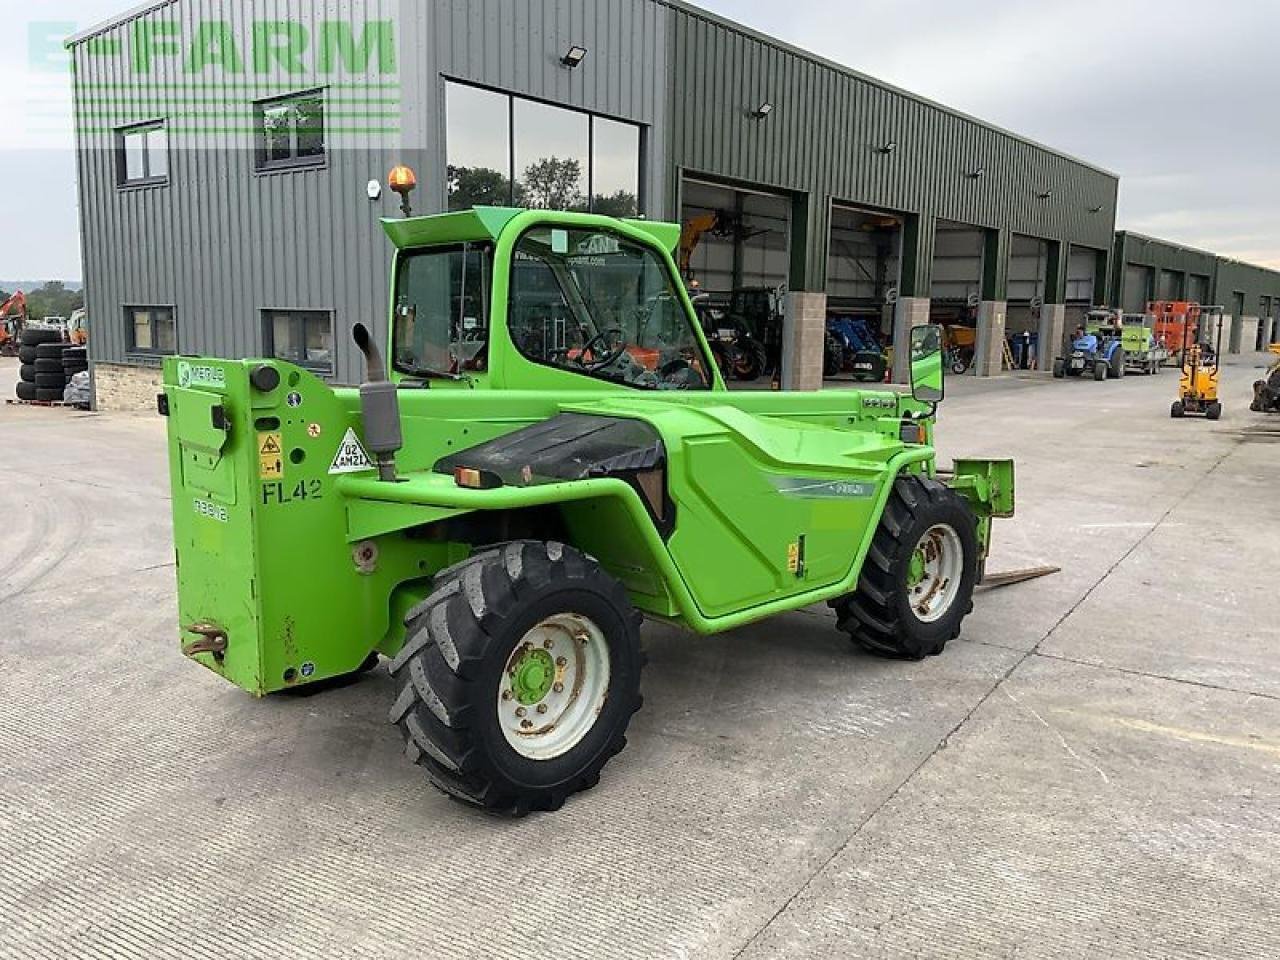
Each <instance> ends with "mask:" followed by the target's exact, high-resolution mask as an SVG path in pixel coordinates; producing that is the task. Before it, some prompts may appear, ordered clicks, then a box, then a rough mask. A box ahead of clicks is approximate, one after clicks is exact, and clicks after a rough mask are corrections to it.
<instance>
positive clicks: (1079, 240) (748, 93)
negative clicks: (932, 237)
mask: <svg viewBox="0 0 1280 960" xmlns="http://www.w3.org/2000/svg"><path fill="white" fill-rule="evenodd" d="M672 29H673V52H672V57H673V64H672V66H673V76H674V83H673V86H672V97H673V99H674V98H678V99H679V101H680V107H681V109H680V110H679V111H675V110H674V109H673V112H672V117H673V121H674V123H673V135H672V144H671V154H672V164H673V167H674V168H676V169H685V170H689V171H694V172H703V173H718V174H720V175H721V176H724V177H730V178H733V179H737V180H740V181H744V182H751V183H758V184H762V185H772V186H775V187H779V188H783V189H786V190H792V191H804V192H808V193H811V194H813V195H815V197H816V199H817V200H818V201H819V202H821V201H822V200H823V199H825V197H828V196H829V197H832V198H834V199H836V200H846V201H849V202H854V203H860V204H866V205H874V206H877V207H883V208H885V209H889V210H895V211H905V212H918V213H926V214H929V215H932V216H936V217H941V218H945V219H952V220H958V221H961V222H965V223H972V224H977V225H980V226H989V227H1002V228H1007V229H1009V230H1012V231H1015V232H1018V233H1024V234H1027V235H1030V236H1038V237H1046V238H1055V239H1063V240H1069V241H1071V242H1073V243H1076V244H1079V245H1087V246H1091V247H1093V248H1095V249H1101V250H1109V249H1110V247H1111V243H1112V230H1113V225H1114V222H1115V203H1116V194H1117V184H1118V181H1117V179H1116V177H1115V176H1114V175H1112V174H1110V173H1108V172H1106V171H1104V170H1100V169H1098V168H1096V167H1093V166H1091V165H1088V164H1085V163H1082V162H1080V161H1077V160H1073V159H1072V158H1070V157H1067V156H1064V155H1062V154H1060V153H1057V152H1055V151H1053V150H1050V149H1048V148H1046V147H1042V146H1039V145H1036V144H1033V143H1031V142H1029V141H1027V140H1024V139H1022V138H1020V137H1017V136H1014V135H1013V134H1010V133H1007V132H1005V131H1002V130H999V129H996V128H994V127H991V126H989V125H986V124H983V123H981V122H979V121H976V120H974V119H972V118H969V117H966V116H964V115H961V114H958V113H956V112H955V111H952V110H948V109H947V108H945V107H942V106H939V105H937V104H933V103H930V102H929V101H926V100H922V99H921V98H918V97H915V96H913V95H910V94H907V93H905V92H903V91H900V90H895V89H893V88H891V87H887V86H885V85H883V84H880V83H877V82H875V81H872V80H870V79H868V78H866V77H863V76H861V75H858V74H856V73H854V72H853V71H849V70H845V69H843V68H840V67H838V66H837V65H834V64H830V63H827V62H824V61H821V60H819V59H817V58H814V57H810V56H807V55H804V54H802V53H800V52H798V51H795V50H793V49H790V48H787V47H784V46H782V45H779V44H776V43H771V42H768V41H766V40H765V39H763V38H760V37H759V36H757V35H755V34H754V33H752V32H751V31H748V30H745V29H742V28H740V27H738V26H736V25H734V24H730V23H727V22H725V21H723V20H721V19H720V18H717V17H714V16H712V15H708V14H704V13H702V12H701V11H697V10H694V9H692V8H688V7H685V6H684V5H680V6H679V7H678V8H676V9H674V10H673V28H672ZM764 101H768V102H770V103H772V104H773V106H774V111H773V113H772V114H771V115H770V116H769V117H768V118H767V119H765V120H757V119H755V118H754V117H752V116H751V111H752V110H753V109H754V108H755V107H757V106H758V105H759V104H760V103H762V102H764ZM889 143H895V144H896V145H897V146H896V149H894V150H893V151H892V152H891V153H882V152H877V148H880V147H884V146H885V145H887V144H889ZM979 169H981V170H983V175H982V176H981V177H970V176H966V174H971V173H974V172H975V171H977V170H979ZM1046 191H1047V192H1050V193H1051V194H1052V196H1051V197H1049V198H1047V199H1040V198H1039V196H1038V194H1040V193H1044V192H1046ZM1099 207H1101V209H1099V210H1097V212H1096V213H1095V212H1094V211H1095V209H1097V208H1099Z"/></svg>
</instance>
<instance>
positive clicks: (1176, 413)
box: [1169, 400, 1187, 420]
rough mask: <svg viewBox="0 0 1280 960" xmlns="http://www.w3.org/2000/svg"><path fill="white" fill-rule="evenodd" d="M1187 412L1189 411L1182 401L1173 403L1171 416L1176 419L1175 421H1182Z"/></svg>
mask: <svg viewBox="0 0 1280 960" xmlns="http://www.w3.org/2000/svg"><path fill="white" fill-rule="evenodd" d="M1186 412H1187V410H1186V408H1185V407H1184V406H1183V405H1182V401H1181V400H1175V401H1173V406H1171V407H1170V408H1169V416H1171V417H1173V419H1175V420H1181V419H1182V417H1183V415H1184V414H1185V413H1186Z"/></svg>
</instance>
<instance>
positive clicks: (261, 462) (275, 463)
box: [258, 433, 284, 480]
mask: <svg viewBox="0 0 1280 960" xmlns="http://www.w3.org/2000/svg"><path fill="white" fill-rule="evenodd" d="M258 476H259V477H260V478H261V479H263V480H279V479H280V478H281V477H283V476H284V447H282V446H281V445H280V434H278V433H260V434H258Z"/></svg>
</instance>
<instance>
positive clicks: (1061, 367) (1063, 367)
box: [1053, 357, 1067, 380]
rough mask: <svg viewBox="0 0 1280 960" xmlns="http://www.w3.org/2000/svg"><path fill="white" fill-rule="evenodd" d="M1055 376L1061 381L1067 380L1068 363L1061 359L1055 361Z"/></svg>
mask: <svg viewBox="0 0 1280 960" xmlns="http://www.w3.org/2000/svg"><path fill="white" fill-rule="evenodd" d="M1053 375H1054V376H1055V377H1057V378H1058V379H1059V380H1065V379H1066V378H1067V362H1066V361H1065V360H1063V359H1062V358H1061V357H1059V358H1058V359H1057V360H1055V361H1053Z"/></svg>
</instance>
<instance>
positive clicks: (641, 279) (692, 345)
mask: <svg viewBox="0 0 1280 960" xmlns="http://www.w3.org/2000/svg"><path fill="white" fill-rule="evenodd" d="M507 323H508V328H509V330H510V333H511V339H512V341H513V342H514V343H515V345H516V348H517V349H518V350H519V351H520V352H521V354H523V355H524V356H525V357H527V358H528V359H530V360H532V361H534V362H535V363H540V364H545V365H547V366H551V367H557V368H559V369H562V370H568V371H571V372H573V373H577V374H581V375H584V376H589V377H594V378H596V379H599V380H606V381H610V382H613V383H621V384H625V385H627V386H631V387H637V388H641V389H649V390H706V389H709V388H710V386H711V378H710V376H709V374H708V371H709V369H710V367H709V365H708V362H707V359H706V358H705V357H704V356H703V354H702V349H701V347H700V345H699V341H698V337H697V335H696V333H695V332H694V327H693V324H692V321H691V318H690V317H689V315H688V313H687V312H686V311H685V309H684V306H683V304H682V302H681V300H680V297H679V295H678V293H677V291H676V289H675V287H674V286H673V285H672V282H671V274H670V272H669V270H668V269H667V267H666V264H665V262H664V261H663V259H662V258H661V257H660V256H658V255H657V254H656V253H655V252H654V251H653V250H651V249H649V248H648V247H645V246H643V245H641V244H638V243H634V242H632V241H630V240H627V239H626V238H624V237H621V236H619V235H617V234H614V233H612V232H609V231H606V230H589V229H567V228H555V227H538V228H535V229H533V230H530V231H528V232H527V233H525V234H524V235H523V236H522V237H521V238H520V240H519V241H518V242H517V244H516V248H515V252H514V257H513V261H512V268H511V284H510V293H509V305H508V321H507Z"/></svg>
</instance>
